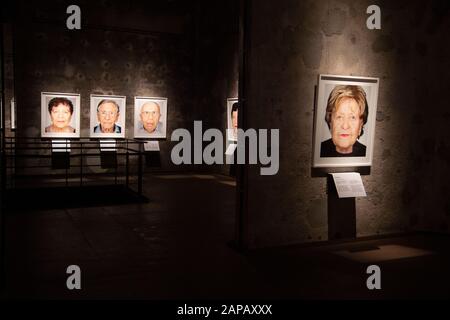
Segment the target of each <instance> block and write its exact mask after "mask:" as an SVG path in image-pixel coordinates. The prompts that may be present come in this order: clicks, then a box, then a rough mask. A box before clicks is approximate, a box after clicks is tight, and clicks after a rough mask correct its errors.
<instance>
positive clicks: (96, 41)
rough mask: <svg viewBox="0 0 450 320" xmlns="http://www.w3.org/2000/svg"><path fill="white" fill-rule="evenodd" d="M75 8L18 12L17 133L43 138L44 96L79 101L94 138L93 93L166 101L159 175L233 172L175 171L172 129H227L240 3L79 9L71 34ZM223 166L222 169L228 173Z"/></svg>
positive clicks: (84, 130)
mask: <svg viewBox="0 0 450 320" xmlns="http://www.w3.org/2000/svg"><path fill="white" fill-rule="evenodd" d="M68 4H69V3H68V2H64V1H61V2H57V3H54V2H51V1H48V2H43V3H40V4H39V5H33V6H26V5H24V3H22V4H18V5H16V7H15V8H16V13H17V16H16V18H15V19H16V21H20V23H17V24H16V25H15V26H16V28H15V30H14V39H15V51H16V52H15V63H16V66H15V67H16V69H15V70H16V75H15V83H16V84H17V88H16V97H17V103H18V119H17V122H18V129H17V134H18V136H22V137H40V93H41V92H42V91H50V92H73V93H80V94H81V109H82V115H81V135H82V136H89V116H90V114H89V95H90V94H91V93H95V94H114V95H125V96H126V97H127V115H126V125H127V131H126V136H127V138H132V136H133V104H134V96H160V97H167V98H168V127H167V139H163V140H161V141H160V146H161V164H162V168H160V169H156V170H163V171H179V170H196V171H198V170H201V171H208V172H211V171H213V172H224V173H225V172H227V167H226V166H214V167H207V166H199V165H196V166H174V165H172V163H171V161H170V151H171V150H172V148H173V146H174V145H175V143H172V142H171V141H170V136H171V133H172V131H173V130H175V129H177V128H186V129H188V130H190V131H191V132H193V121H194V120H202V121H203V122H204V125H203V128H204V130H206V129H207V128H210V127H215V128H220V129H223V130H224V129H225V125H226V111H225V110H226V109H225V108H226V105H225V101H226V98H227V97H233V96H237V80H238V79H237V78H238V71H237V55H238V52H237V36H238V30H237V25H238V10H237V1H215V2H214V3H211V2H208V1H202V0H199V1H158V2H156V1H147V2H144V1H142V2H139V1H137V2H131V3H124V2H120V1H108V2H106V1H105V2H98V3H97V2H87V1H85V2H82V3H80V4H79V5H80V8H81V12H82V29H81V30H79V31H70V30H68V29H67V28H66V18H67V17H68V15H67V14H66V13H65V11H66V8H67V5H68ZM223 168H225V169H223Z"/></svg>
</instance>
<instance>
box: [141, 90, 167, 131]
mask: <svg viewBox="0 0 450 320" xmlns="http://www.w3.org/2000/svg"><path fill="white" fill-rule="evenodd" d="M167 104H168V99H167V98H164V97H134V137H135V138H147V139H164V138H166V137H167ZM143 108H145V109H143ZM158 109H159V116H158ZM145 114H147V115H145ZM155 117H156V118H157V120H155ZM155 121H156V122H155ZM144 122H145V125H144Z"/></svg>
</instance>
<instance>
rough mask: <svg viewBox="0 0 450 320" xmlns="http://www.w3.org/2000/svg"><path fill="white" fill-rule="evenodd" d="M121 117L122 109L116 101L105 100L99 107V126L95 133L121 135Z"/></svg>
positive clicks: (96, 127) (95, 128)
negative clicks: (119, 121) (118, 122)
mask: <svg viewBox="0 0 450 320" xmlns="http://www.w3.org/2000/svg"><path fill="white" fill-rule="evenodd" d="M119 116H120V107H119V105H118V104H117V102H116V101H114V100H111V99H103V100H101V101H100V102H99V103H98V105H97V120H98V122H99V123H98V124H97V125H96V126H95V127H94V133H121V132H122V128H121V127H120V126H119V125H118V124H117V121H118V120H119Z"/></svg>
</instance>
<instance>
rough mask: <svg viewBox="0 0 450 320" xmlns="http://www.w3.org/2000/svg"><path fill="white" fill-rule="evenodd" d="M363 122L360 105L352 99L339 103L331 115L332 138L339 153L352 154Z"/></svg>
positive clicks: (345, 99)
mask: <svg viewBox="0 0 450 320" xmlns="http://www.w3.org/2000/svg"><path fill="white" fill-rule="evenodd" d="M362 125H363V121H362V119H361V110H360V108H359V106H358V103H357V102H356V101H355V100H354V99H352V98H344V99H342V100H340V101H339V103H338V104H337V105H336V108H335V109H334V111H333V114H332V115H331V138H332V139H333V143H334V145H335V146H336V151H337V152H339V153H343V154H346V153H352V151H353V145H354V144H355V142H356V140H357V139H358V137H359V135H360V134H361V129H362Z"/></svg>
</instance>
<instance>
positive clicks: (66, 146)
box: [52, 140, 70, 152]
mask: <svg viewBox="0 0 450 320" xmlns="http://www.w3.org/2000/svg"><path fill="white" fill-rule="evenodd" d="M52 152H70V140H52Z"/></svg>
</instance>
